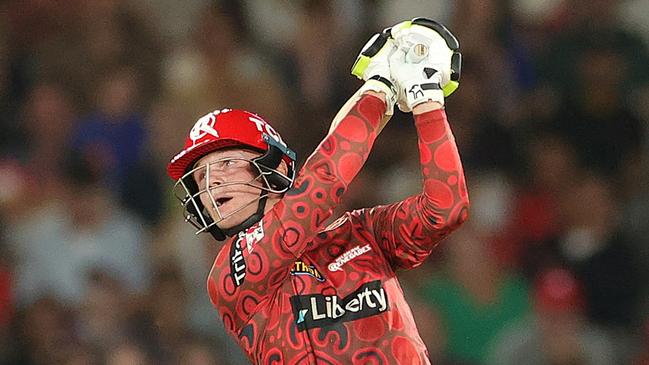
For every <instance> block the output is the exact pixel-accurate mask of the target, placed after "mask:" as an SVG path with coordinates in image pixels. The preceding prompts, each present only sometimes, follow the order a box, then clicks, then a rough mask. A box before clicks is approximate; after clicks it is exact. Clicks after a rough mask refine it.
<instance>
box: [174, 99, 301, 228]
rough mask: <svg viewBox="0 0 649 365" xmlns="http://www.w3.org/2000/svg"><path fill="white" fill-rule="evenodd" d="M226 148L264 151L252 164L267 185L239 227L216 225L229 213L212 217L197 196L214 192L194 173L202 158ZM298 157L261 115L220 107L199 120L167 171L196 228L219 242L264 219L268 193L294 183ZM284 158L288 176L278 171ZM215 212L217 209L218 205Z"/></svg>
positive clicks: (186, 217)
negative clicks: (254, 211)
mask: <svg viewBox="0 0 649 365" xmlns="http://www.w3.org/2000/svg"><path fill="white" fill-rule="evenodd" d="M226 147H242V148H248V149H251V150H254V151H258V152H260V153H261V154H262V155H261V156H259V157H256V158H253V159H251V160H249V162H250V163H251V165H252V166H253V167H254V169H256V170H257V172H258V174H259V177H260V178H261V180H262V181H263V182H264V185H265V186H263V187H262V188H261V192H260V196H259V197H258V199H257V200H258V201H259V203H258V208H257V212H256V213H255V214H253V215H252V216H250V217H249V218H248V219H247V220H246V221H244V222H243V223H241V224H239V225H237V226H236V227H232V228H230V229H228V230H221V229H220V228H219V227H218V226H217V225H216V224H217V223H218V222H220V221H222V220H223V219H225V218H227V217H224V216H219V217H211V216H210V214H209V212H208V211H207V210H206V209H205V207H204V206H203V203H202V202H201V200H200V198H199V196H200V195H201V194H202V193H205V192H206V191H209V190H210V188H209V182H208V183H207V186H206V187H205V189H204V190H201V189H202V188H199V186H198V185H197V183H196V182H195V181H194V179H193V177H192V173H191V172H192V170H193V169H194V164H195V163H196V161H198V160H199V159H200V158H202V157H203V156H205V155H207V154H208V153H210V152H213V151H216V150H218V149H222V148H226ZM295 159H296V158H295V152H293V151H292V150H291V149H289V148H288V146H287V145H286V143H284V141H283V140H282V138H281V137H280V135H279V133H277V132H276V131H275V130H274V129H273V127H271V126H270V125H269V124H268V123H267V122H266V121H265V120H264V119H263V118H261V117H260V116H258V115H256V114H253V113H250V112H247V111H244V110H237V109H221V110H215V111H213V112H211V113H209V114H207V115H205V116H203V117H201V118H200V119H198V121H196V124H194V126H193V127H192V129H191V130H190V131H189V135H188V136H187V140H186V142H185V146H184V147H183V149H182V151H180V153H178V154H177V155H176V156H174V158H173V159H172V160H171V162H169V165H167V173H168V174H169V176H171V178H172V179H174V180H175V181H176V184H175V186H174V191H175V192H176V197H177V198H178V199H179V200H180V201H181V204H182V205H183V207H184V209H185V214H184V216H185V220H186V221H188V222H189V223H191V224H192V225H194V226H195V227H196V228H197V229H198V232H197V233H201V232H210V233H211V234H212V235H213V236H214V237H215V238H216V239H217V240H222V239H224V238H225V236H231V235H233V234H235V233H237V232H240V231H242V230H244V229H247V228H248V227H250V226H252V225H253V224H254V223H256V222H258V221H259V220H260V219H261V217H262V216H263V212H264V206H265V203H266V197H267V195H268V193H284V192H286V191H287V190H288V189H289V188H290V187H291V186H292V184H293V179H294V177H295ZM282 160H284V161H285V162H286V165H287V170H288V171H287V173H286V174H283V173H281V172H279V171H278V170H277V167H278V166H279V165H280V163H281V161H282ZM208 194H209V193H208ZM214 204H216V203H214ZM215 210H216V211H217V212H219V210H218V207H215ZM218 214H219V215H220V213H218Z"/></svg>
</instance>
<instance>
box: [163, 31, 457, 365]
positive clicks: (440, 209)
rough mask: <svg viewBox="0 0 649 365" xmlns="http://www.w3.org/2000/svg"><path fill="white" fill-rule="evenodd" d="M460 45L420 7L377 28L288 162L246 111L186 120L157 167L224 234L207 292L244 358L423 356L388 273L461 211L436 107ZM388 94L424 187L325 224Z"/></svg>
mask: <svg viewBox="0 0 649 365" xmlns="http://www.w3.org/2000/svg"><path fill="white" fill-rule="evenodd" d="M458 47H459V45H458V41H457V39H456V38H455V37H454V36H453V35H452V34H451V32H449V31H448V29H446V28H445V27H444V26H443V25H441V24H439V23H437V22H434V21H432V20H429V19H425V18H415V19H413V20H411V21H405V22H402V23H399V24H397V25H395V26H393V27H391V28H388V29H386V30H384V31H383V32H381V33H378V34H375V35H374V36H373V37H372V38H371V39H370V40H369V41H368V43H367V44H366V45H365V47H363V49H362V50H361V53H360V54H359V56H358V58H357V60H356V62H355V64H354V66H353V68H352V74H354V75H356V76H358V77H359V78H361V79H363V80H365V83H364V84H363V86H362V87H361V88H360V89H359V90H358V92H356V94H354V95H353V96H352V97H351V99H350V100H349V101H348V102H347V103H346V104H345V105H344V106H343V107H342V109H341V110H340V111H339V113H338V114H337V116H336V117H335V118H334V121H333V122H332V125H331V128H330V130H329V133H328V134H327V136H326V137H325V138H324V140H323V141H322V142H321V143H320V145H319V146H318V147H317V148H316V149H315V151H314V152H313V153H312V154H311V156H310V157H309V158H308V159H307V161H306V162H305V164H304V166H303V167H302V168H301V169H300V170H299V171H298V172H296V167H295V160H296V157H295V153H294V152H293V151H292V150H291V149H290V148H289V147H288V146H287V145H286V143H285V142H284V141H283V140H282V138H281V137H280V135H279V134H278V133H277V131H275V130H274V129H273V128H272V127H271V126H270V124H268V123H267V122H266V121H265V120H264V119H263V118H262V117H260V116H258V115H256V114H253V113H249V112H247V111H243V110H233V109H221V110H216V111H214V112H212V113H209V114H207V115H205V116H204V117H202V118H200V119H199V120H198V121H197V122H196V124H195V125H194V126H193V127H192V128H191V130H190V132H189V136H188V138H187V141H186V144H185V146H184V148H183V149H182V151H180V153H178V154H177V155H176V156H175V157H174V158H173V159H172V160H171V162H170V163H169V165H168V167H167V171H168V173H169V175H170V176H171V177H172V178H173V179H174V180H176V181H177V183H176V185H175V190H176V193H177V197H178V198H179V199H180V201H181V202H182V205H183V207H184V214H185V218H186V220H187V221H188V222H190V223H192V224H193V225H194V226H195V227H196V228H197V230H198V233H201V232H209V233H210V234H212V235H213V236H214V238H216V240H218V241H220V242H222V246H221V248H220V250H219V252H218V254H217V256H216V259H215V261H214V264H213V267H212V270H211V272H210V274H209V277H208V279H207V288H208V293H209V296H210V299H211V301H212V303H213V305H214V307H215V309H216V310H217V311H218V313H219V315H220V317H221V318H222V320H223V322H224V324H225V328H226V329H227V331H228V332H229V334H230V335H232V336H233V337H234V338H235V340H236V341H237V343H238V344H239V345H240V346H241V348H242V349H243V351H244V352H245V354H246V355H247V356H248V358H249V359H250V361H251V362H252V363H254V364H294V365H298V364H300V365H301V364H407V365H413V364H429V363H430V362H429V359H428V352H427V350H426V347H425V345H424V343H423V341H422V340H421V338H420V336H419V333H418V331H417V326H416V324H415V321H414V319H413V316H412V313H411V310H410V308H409V306H408V303H407V302H406V301H405V299H404V295H403V292H402V289H401V287H400V285H399V281H398V279H397V274H396V273H397V272H398V271H399V270H404V269H411V268H415V267H417V266H419V265H421V264H422V262H423V261H424V260H425V259H426V258H427V257H428V255H430V253H431V252H432V250H433V249H434V248H435V247H436V245H437V244H438V243H439V242H440V241H441V240H442V239H443V238H444V237H446V236H447V235H448V234H449V233H451V232H452V231H453V230H454V229H456V228H457V227H458V226H459V225H460V224H462V222H464V221H465V220H466V218H467V210H468V206H469V200H468V194H467V188H466V183H465V179H464V173H463V170H462V164H461V162H460V156H459V155H458V151H457V147H456V145H455V140H454V137H453V134H452V133H451V129H450V128H449V123H448V121H447V119H446V114H445V111H444V98H445V97H446V96H448V95H450V94H451V93H452V92H453V91H454V90H455V89H456V88H457V86H458V81H459V74H460V63H461V60H460V54H459V52H458V51H457V50H458ZM395 104H398V106H399V108H400V109H401V110H402V111H403V112H408V113H410V112H411V113H412V114H413V119H414V123H415V126H416V130H417V137H418V147H419V161H420V165H421V172H422V175H423V188H422V192H421V193H420V194H418V195H415V196H412V197H409V198H406V199H405V200H403V201H400V202H397V203H393V204H389V205H382V206H376V207H373V208H368V209H360V210H355V211H352V212H347V213H345V214H344V215H342V216H341V217H339V218H338V219H337V220H335V221H334V223H332V224H330V225H328V226H327V225H326V223H325V222H328V221H329V218H330V217H331V215H332V213H333V211H334V209H335V208H336V206H337V205H338V204H339V203H340V201H341V199H343V197H344V195H345V191H346V190H347V187H348V186H349V184H350V183H351V182H352V180H353V179H354V177H355V176H356V175H357V174H358V172H359V171H360V169H361V167H362V166H363V164H364V163H365V161H366V160H367V158H368V155H369V153H370V150H371V149H372V145H373V144H374V141H375V140H376V138H377V136H378V134H379V133H380V132H381V130H382V129H383V127H384V126H385V124H386V123H387V121H388V120H389V119H390V117H391V116H392V114H393V109H394V105H395ZM399 142H400V141H399Z"/></svg>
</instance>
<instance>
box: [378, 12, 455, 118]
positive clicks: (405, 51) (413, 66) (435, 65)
mask: <svg viewBox="0 0 649 365" xmlns="http://www.w3.org/2000/svg"><path fill="white" fill-rule="evenodd" d="M391 35H392V37H393V38H394V42H395V43H396V45H397V47H398V48H397V50H396V51H395V52H393V54H392V55H391V56H390V60H389V63H390V70H391V75H392V79H393V80H395V83H396V84H397V87H398V89H399V92H398V104H399V109H400V110H401V111H403V112H411V111H412V109H413V108H414V107H415V106H416V105H418V104H421V103H424V102H426V101H436V102H438V103H440V104H444V98H445V97H447V96H449V95H451V94H452V93H453V92H454V91H455V90H456V89H457V88H458V86H459V81H460V72H461V64H462V56H461V54H460V53H459V52H458V51H457V50H458V49H459V42H458V41H457V39H456V38H455V36H454V35H453V34H452V33H451V32H450V31H449V30H448V29H447V28H446V27H444V26H443V25H442V24H440V23H437V22H435V21H433V20H430V19H426V18H415V19H413V20H411V21H405V22H402V23H399V24H397V25H395V26H394V27H392V28H391Z"/></svg>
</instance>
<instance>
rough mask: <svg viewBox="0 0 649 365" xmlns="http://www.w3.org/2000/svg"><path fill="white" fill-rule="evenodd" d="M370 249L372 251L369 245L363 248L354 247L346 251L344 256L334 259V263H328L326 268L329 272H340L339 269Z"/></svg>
mask: <svg viewBox="0 0 649 365" xmlns="http://www.w3.org/2000/svg"><path fill="white" fill-rule="evenodd" d="M371 249H372V247H370V245H369V244H367V245H365V246H362V247H361V246H356V247H354V248H352V249H351V250H349V251H346V252H345V253H344V254H342V255H340V256H338V257H337V258H336V260H335V261H334V262H332V263H330V264H329V266H328V267H327V268H328V269H329V271H338V270H340V268H341V267H342V266H343V265H345V264H346V263H348V262H349V261H351V260H353V259H355V258H357V257H358V256H360V255H362V254H364V253H366V252H368V251H369V250H371Z"/></svg>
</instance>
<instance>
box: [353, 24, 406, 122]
mask: <svg viewBox="0 0 649 365" xmlns="http://www.w3.org/2000/svg"><path fill="white" fill-rule="evenodd" d="M395 50H396V46H395V44H394V40H393V39H392V35H391V33H390V28H387V29H385V30H383V32H381V33H376V34H374V35H373V36H372V37H371V38H370V40H369V41H367V43H366V44H365V45H364V46H363V48H362V49H361V52H360V53H359V55H358V57H357V58H356V62H354V65H353V66H352V71H351V73H352V75H354V76H356V77H358V78H359V79H362V80H365V85H363V87H361V90H363V91H366V90H371V91H376V92H382V93H384V94H385V96H386V101H387V104H388V107H387V111H386V114H388V115H392V113H393V109H394V104H395V103H396V100H397V90H396V88H395V85H394V83H393V82H392V79H391V72H390V64H389V58H390V56H391V55H392V54H393V53H394V51H395Z"/></svg>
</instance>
